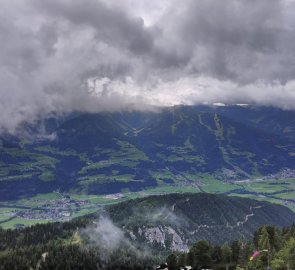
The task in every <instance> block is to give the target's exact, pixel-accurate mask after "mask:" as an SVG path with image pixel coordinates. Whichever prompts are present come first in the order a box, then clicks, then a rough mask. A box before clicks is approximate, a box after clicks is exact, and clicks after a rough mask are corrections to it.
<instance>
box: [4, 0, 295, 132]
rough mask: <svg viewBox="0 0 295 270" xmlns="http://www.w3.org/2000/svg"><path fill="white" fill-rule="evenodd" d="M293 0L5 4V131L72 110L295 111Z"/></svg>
mask: <svg viewBox="0 0 295 270" xmlns="http://www.w3.org/2000/svg"><path fill="white" fill-rule="evenodd" d="M294 14H295V3H294V1H291V0H255V1H249V0H223V1H220V0H182V1H177V0H162V1H158V0H149V1H147V0H121V1H120V0H42V1H40V0H10V1H0V40H1V46H0V114H1V115H0V131H9V132H14V130H15V129H16V127H17V126H18V125H19V124H20V123H22V122H23V121H30V122H32V121H35V120H36V119H38V118H39V117H46V116H47V115H48V114H51V113H67V112H71V111H77V110H80V111H89V112H99V111H116V110H124V109H129V110H130V109H140V110H149V109H152V108H153V107H154V106H172V105H178V104H188V105H192V104H204V103H205V104H212V103H220V102H221V103H229V104H233V103H252V104H259V105H271V106H277V107H280V108H285V109H295V78H294V74H295V50H294V47H295V29H294V27H295V16H294Z"/></svg>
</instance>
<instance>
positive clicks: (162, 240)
mask: <svg viewBox="0 0 295 270" xmlns="http://www.w3.org/2000/svg"><path fill="white" fill-rule="evenodd" d="M138 234H139V235H140V236H143V237H144V238H145V239H146V241H147V242H148V243H150V244H152V243H157V244H160V245H161V246H162V247H163V248H165V249H166V248H167V249H170V250H173V251H187V250H188V246H187V244H186V242H185V241H183V240H182V238H181V236H180V233H178V232H177V231H176V230H174V229H173V228H172V227H170V226H158V227H150V228H146V227H143V228H139V229H138Z"/></svg>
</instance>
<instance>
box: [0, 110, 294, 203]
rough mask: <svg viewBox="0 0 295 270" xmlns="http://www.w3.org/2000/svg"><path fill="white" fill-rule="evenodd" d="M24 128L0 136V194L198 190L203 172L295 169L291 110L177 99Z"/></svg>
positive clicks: (226, 176)
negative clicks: (169, 104)
mask: <svg viewBox="0 0 295 270" xmlns="http://www.w3.org/2000/svg"><path fill="white" fill-rule="evenodd" d="M41 124H42V125H41ZM41 129H42V130H43V131H42V132H43V133H42V136H36V134H38V132H39V131H40V130H41ZM24 130H25V132H23V134H26V135H22V136H15V135H14V136H13V135H7V134H6V135H5V134H2V136H1V143H0V145H1V148H0V158H1V159H0V198H1V200H10V199H17V198H21V197H29V196H33V195H35V194H38V193H46V192H52V191H53V190H60V191H63V192H75V193H84V194H85V193H86V194H108V193H116V192H121V191H122V190H123V191H124V190H125V191H126V190H129V191H138V190H142V189H147V188H151V187H158V186H171V185H181V186H187V187H192V188H196V189H199V190H200V191H202V184H200V182H198V178H200V177H201V178H202V177H203V178H204V176H205V178H206V177H207V176H210V177H213V178H214V179H217V180H218V181H221V182H227V181H231V180H238V179H253V178H257V177H263V176H267V175H276V174H279V173H281V172H282V171H284V170H288V171H289V172H290V174H289V176H291V177H292V176H293V175H294V176H295V173H294V169H295V112H294V111H285V110H281V109H276V108H270V107H255V106H224V107H220V106H218V107H217V106H215V107H210V106H192V107H190V106H177V107H173V108H166V109H161V110H159V111H157V112H121V113H100V114H89V113H88V114H83V113H75V114H72V115H68V116H66V117H63V118H49V119H46V120H45V121H43V122H42V123H41V122H40V123H37V124H36V125H34V126H28V125H24ZM28 134H35V135H34V136H30V135H28ZM44 134H45V135H44Z"/></svg>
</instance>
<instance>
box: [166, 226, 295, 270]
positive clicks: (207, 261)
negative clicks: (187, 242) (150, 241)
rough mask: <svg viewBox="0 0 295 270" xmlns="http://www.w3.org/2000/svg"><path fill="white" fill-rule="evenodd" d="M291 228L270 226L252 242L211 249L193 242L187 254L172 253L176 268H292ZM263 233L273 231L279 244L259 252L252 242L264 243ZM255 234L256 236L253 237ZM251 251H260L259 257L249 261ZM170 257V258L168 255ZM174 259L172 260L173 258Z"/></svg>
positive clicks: (294, 261) (293, 240)
mask: <svg viewBox="0 0 295 270" xmlns="http://www.w3.org/2000/svg"><path fill="white" fill-rule="evenodd" d="M294 228H295V225H293V226H291V227H289V228H287V229H282V230H279V229H278V228H275V227H271V226H263V227H261V228H260V229H259V230H258V231H257V233H256V234H255V238H254V239H253V240H252V241H249V242H246V243H242V242H239V241H234V242H232V243H231V244H225V245H223V246H222V247H220V246H211V245H210V244H209V243H208V242H206V241H199V242H197V243H195V244H194V245H193V246H192V247H191V248H190V250H189V252H188V253H187V254H184V253H181V254H175V256H176V257H177V264H178V265H179V266H185V265H191V266H193V268H194V269H203V268H211V269H218V270H226V269H237V270H242V269H251V270H261V269H266V268H267V266H268V265H269V266H271V267H272V269H273V270H288V269H294V266H295V235H294ZM267 231H275V232H276V237H277V239H279V241H280V243H281V245H280V247H279V246H278V245H273V246H272V247H273V249H272V250H269V251H268V252H267V251H263V250H262V249H259V247H258V246H256V247H255V246H254V242H255V241H257V240H255V239H256V238H258V241H259V242H264V241H265V238H266V233H267ZM257 235H258V236H257ZM254 250H260V255H259V256H258V257H257V258H256V259H254V260H253V261H250V260H249V258H250V256H251V255H252V254H253V251H254ZM169 257H172V255H169ZM173 258H175V257H173Z"/></svg>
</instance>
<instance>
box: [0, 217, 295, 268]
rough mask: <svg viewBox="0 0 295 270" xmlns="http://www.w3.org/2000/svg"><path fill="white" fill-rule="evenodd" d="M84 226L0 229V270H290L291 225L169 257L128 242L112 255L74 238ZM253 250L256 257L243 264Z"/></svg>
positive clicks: (294, 232)
mask: <svg viewBox="0 0 295 270" xmlns="http://www.w3.org/2000/svg"><path fill="white" fill-rule="evenodd" d="M89 222H91V221H90V220H89V219H87V218H80V219H77V220H74V221H72V222H68V223H52V224H44V225H36V226H32V227H28V228H24V229H15V230H3V229H0V239H1V242H0V269H1V270H2V269H3V270H12V269H110V270H111V269H155V267H156V265H157V264H159V263H163V262H165V261H166V262H167V263H168V266H169V269H178V268H179V267H181V266H185V265H191V266H192V267H193V269H202V268H206V269H208V268H210V269H252V270H260V269H266V268H267V266H268V265H269V266H271V268H272V269H273V270H284V269H286V270H287V269H294V268H295V225H293V226H291V227H289V228H285V229H278V228H276V227H273V226H263V227H261V228H260V229H259V230H257V231H256V232H255V234H254V237H253V239H252V240H251V241H245V240H243V241H241V240H237V241H234V242H231V243H225V244H223V245H221V246H217V245H212V244H210V243H209V242H207V241H204V240H202V241H198V242H197V243H195V244H194V245H192V246H191V248H190V249H189V251H188V252H186V253H179V252H175V253H172V254H169V253H167V252H166V253H165V252H163V251H162V253H159V252H158V251H157V249H156V247H155V249H154V250H151V249H145V248H144V247H142V246H141V247H139V246H136V245H129V243H128V242H126V243H123V244H122V243H121V244H120V245H118V246H117V247H114V248H113V249H112V250H108V249H107V247H105V246H104V245H105V243H104V242H101V244H100V243H96V244H95V245H93V244H92V243H91V242H90V241H89V239H88V238H87V237H85V235H84V236H83V234H82V233H80V232H81V230H83V228H86V227H87V226H89ZM78 228H79V229H78ZM114 233H116V232H114ZM221 233H222V232H221ZM88 237H89V236H88ZM254 251H259V252H260V254H259V255H258V256H256V257H255V258H254V259H253V260H249V258H250V257H251V256H252V254H253V252H254ZM165 258H166V259H165Z"/></svg>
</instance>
